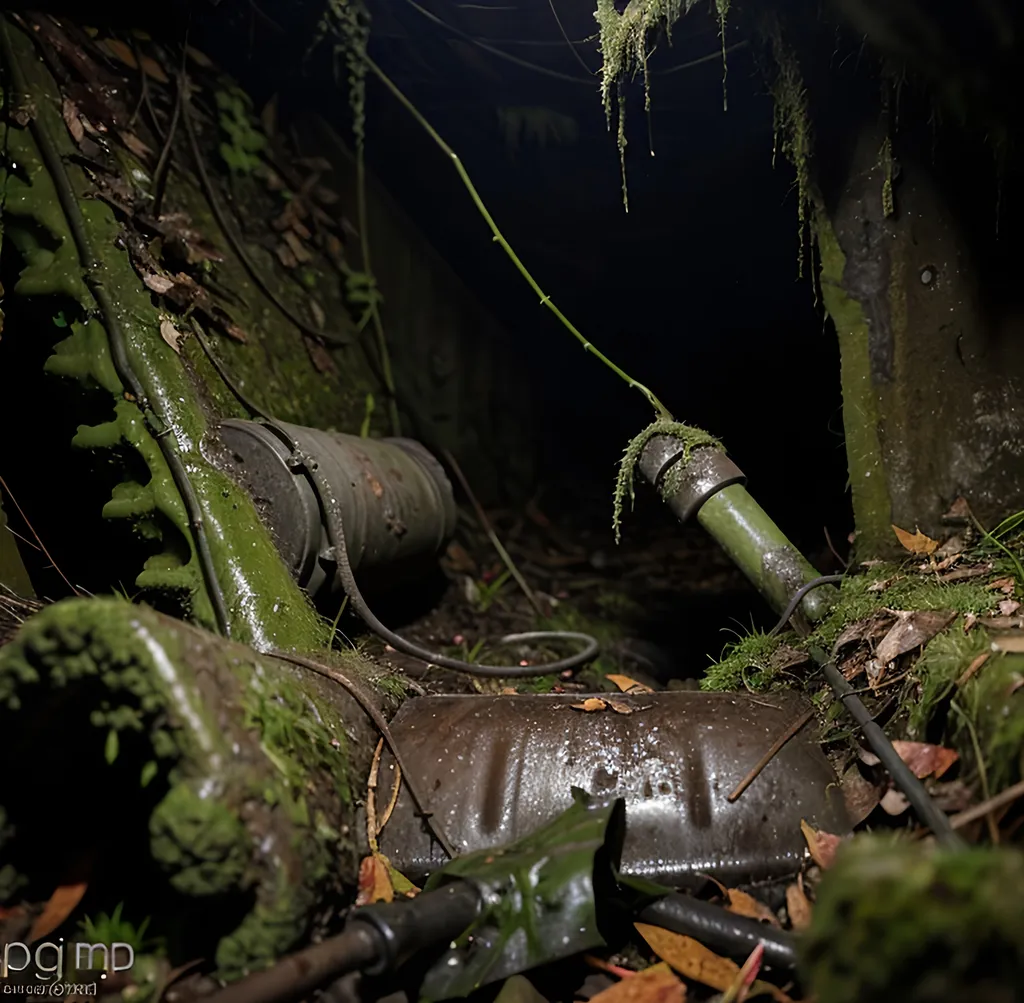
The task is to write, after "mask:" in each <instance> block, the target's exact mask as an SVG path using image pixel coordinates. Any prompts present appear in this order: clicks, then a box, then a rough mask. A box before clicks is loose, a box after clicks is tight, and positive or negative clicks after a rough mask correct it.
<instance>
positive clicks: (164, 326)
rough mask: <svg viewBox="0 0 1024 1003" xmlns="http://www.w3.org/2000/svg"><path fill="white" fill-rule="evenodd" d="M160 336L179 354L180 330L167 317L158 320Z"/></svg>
mask: <svg viewBox="0 0 1024 1003" xmlns="http://www.w3.org/2000/svg"><path fill="white" fill-rule="evenodd" d="M160 337H161V338H163V339H164V341H166V342H167V344H168V345H170V346H171V348H173V349H174V350H175V351H176V352H177V353H178V354H179V355H180V354H181V346H180V342H181V331H179V330H178V329H177V328H176V327H175V326H174V325H173V324H172V323H171V322H170V321H169V320H167V318H164V319H163V320H162V321H160Z"/></svg>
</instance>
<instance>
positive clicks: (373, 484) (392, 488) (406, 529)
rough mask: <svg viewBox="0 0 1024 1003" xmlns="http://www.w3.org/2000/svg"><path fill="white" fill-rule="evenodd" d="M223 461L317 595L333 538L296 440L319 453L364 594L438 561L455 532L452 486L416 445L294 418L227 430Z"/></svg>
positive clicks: (327, 578) (328, 578)
mask: <svg viewBox="0 0 1024 1003" xmlns="http://www.w3.org/2000/svg"><path fill="white" fill-rule="evenodd" d="M220 440H221V444H222V446H223V447H224V449H223V452H224V454H225V457H224V463H225V466H226V467H227V469H228V471H229V472H230V473H232V474H233V475H234V476H235V477H236V479H238V480H239V481H240V482H241V483H243V484H244V485H245V486H246V487H247V488H248V489H249V491H250V493H251V494H252V496H253V499H254V501H255V503H256V507H257V509H258V510H259V512H260V514H261V516H262V518H263V521H264V523H265V524H266V525H267V527H268V529H269V530H270V532H271V534H272V535H273V537H274V540H275V542H276V543H277V547H278V550H279V552H280V554H281V557H282V559H283V560H284V561H285V563H286V564H287V565H288V567H289V568H290V569H291V571H292V574H293V576H294V577H295V579H296V580H297V581H298V583H299V585H301V586H302V587H303V588H304V589H306V591H307V592H309V594H310V595H313V596H320V595H322V594H323V593H324V592H329V591H331V590H332V589H334V588H335V585H334V577H333V574H332V568H331V566H330V561H329V549H328V536H327V531H326V528H325V527H324V525H323V519H322V512H321V506H320V501H319V498H318V494H317V490H316V486H315V485H314V483H313V481H312V479H311V478H310V477H309V476H308V475H307V474H306V472H305V471H304V470H303V469H302V467H301V465H297V464H295V463H294V462H292V460H291V455H292V449H291V443H295V445H296V446H297V447H298V449H299V450H301V451H302V452H303V453H305V454H306V455H308V456H310V457H312V458H313V459H314V460H315V461H316V463H317V465H318V467H319V470H320V472H321V473H322V474H323V475H324V476H325V477H326V478H327V480H328V481H329V482H330V484H331V487H332V488H333V490H334V493H335V495H336V497H337V498H338V500H339V502H340V504H341V509H342V517H343V520H344V527H345V539H346V543H347V549H348V553H349V561H350V562H351V564H352V568H353V570H354V571H355V572H356V573H357V575H358V576H359V581H360V587H361V588H364V589H365V590H367V591H374V590H380V589H382V588H383V587H385V586H387V585H390V584H393V583H396V582H400V581H402V580H403V579H406V578H408V577H410V576H411V575H414V574H416V573H418V572H420V571H422V570H423V569H424V568H426V567H427V566H428V565H429V564H430V563H432V562H433V561H434V560H435V559H436V557H437V555H438V554H440V553H441V552H442V551H443V550H444V548H445V546H446V545H447V543H448V541H449V540H450V539H451V536H452V533H453V532H454V531H455V520H456V508H455V499H454V497H453V494H452V486H451V483H450V482H449V480H448V478H447V476H446V474H445V472H444V469H443V468H442V467H441V465H440V463H438V462H437V460H436V459H434V457H433V456H432V455H431V454H430V453H429V452H428V451H427V449H426V448H425V447H424V446H422V445H421V444H420V443H418V442H415V441H413V440H411V439H364V438H361V437H359V436H355V435H345V434H342V433H339V432H324V431H321V430H320V429H316V428H305V427H303V426H300V425H292V424H289V423H287V422H254V421H241V420H234V419H232V420H229V421H224V422H222V423H221V425H220Z"/></svg>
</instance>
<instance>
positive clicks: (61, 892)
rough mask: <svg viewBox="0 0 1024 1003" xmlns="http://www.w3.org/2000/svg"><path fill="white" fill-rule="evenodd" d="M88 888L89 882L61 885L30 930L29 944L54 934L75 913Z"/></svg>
mask: <svg viewBox="0 0 1024 1003" xmlns="http://www.w3.org/2000/svg"><path fill="white" fill-rule="evenodd" d="M88 887H89V883H88V882H87V881H78V882H76V883H74V884H70V885H61V886H60V887H59V888H58V889H57V890H56V891H55V892H54V893H53V894H52V895H51V896H50V901H49V902H47V903H46V908H45V909H43V911H42V912H41V913H40V914H39V915H38V916H37V917H36V920H35V922H34V923H33V924H32V929H31V930H29V934H28V942H29V943H30V944H31V943H32V942H33V941H36V940H39V938H40V937H45V936H47V934H50V933H53V931H54V930H56V929H57V927H58V926H60V925H61V923H63V922H64V920H66V919H67V918H68V916H70V915H71V914H72V913H73V912H74V911H75V908H76V907H77V906H78V903H79V902H81V901H82V896H83V895H84V894H85V890H86V888H88Z"/></svg>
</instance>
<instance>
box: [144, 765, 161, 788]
mask: <svg viewBox="0 0 1024 1003" xmlns="http://www.w3.org/2000/svg"><path fill="white" fill-rule="evenodd" d="M159 769H160V767H159V766H157V764H156V760H155V759H151V760H150V761H149V762H148V763H146V765H145V766H143V767H142V776H141V777H140V778H139V783H140V784H141V785H142V786H143V787H148V786H149V785H150V784H151V783H152V782H153V778H154V777H155V776H156V775H157V771H158V770H159Z"/></svg>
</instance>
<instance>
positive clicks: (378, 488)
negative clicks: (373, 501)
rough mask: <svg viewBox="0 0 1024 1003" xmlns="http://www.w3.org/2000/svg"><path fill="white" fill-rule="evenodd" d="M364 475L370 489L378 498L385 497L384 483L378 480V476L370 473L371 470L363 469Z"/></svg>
mask: <svg viewBox="0 0 1024 1003" xmlns="http://www.w3.org/2000/svg"><path fill="white" fill-rule="evenodd" d="M363 476H364V477H365V478H366V480H367V482H368V483H369V485H370V490H371V491H372V492H373V493H374V495H375V496H376V497H377V498H383V497H384V485H383V484H381V482H380V481H378V480H377V478H376V477H374V476H373V474H372V473H370V471H369V470H364V471H363Z"/></svg>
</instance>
